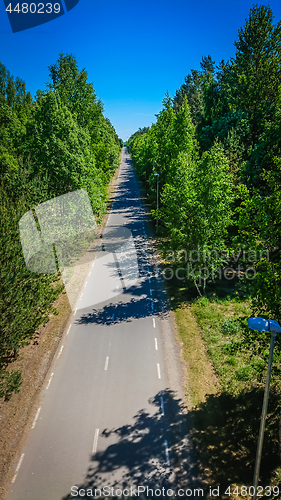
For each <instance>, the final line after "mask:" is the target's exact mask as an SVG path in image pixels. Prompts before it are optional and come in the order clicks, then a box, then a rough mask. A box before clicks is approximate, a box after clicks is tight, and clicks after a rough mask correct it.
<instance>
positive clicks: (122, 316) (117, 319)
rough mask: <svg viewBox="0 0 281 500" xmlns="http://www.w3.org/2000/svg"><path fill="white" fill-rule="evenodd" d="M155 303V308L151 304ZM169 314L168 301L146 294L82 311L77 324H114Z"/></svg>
mask: <svg viewBox="0 0 281 500" xmlns="http://www.w3.org/2000/svg"><path fill="white" fill-rule="evenodd" d="M152 303H153V306H154V307H153V309H152V307H151V304H152ZM167 314H168V307H167V304H166V302H163V301H162V300H158V299H157V298H155V299H150V297H147V296H144V297H140V298H139V299H137V298H134V297H133V298H131V300H130V301H128V302H125V301H124V300H120V301H119V302H117V303H113V302H111V303H110V304H106V305H104V307H102V308H101V309H100V308H95V309H92V310H91V311H90V312H84V313H82V310H81V316H80V317H79V318H77V320H76V324H78V325H87V324H91V323H92V324H99V325H101V324H103V325H112V324H118V323H123V322H131V321H133V320H134V319H140V318H146V317H150V316H156V315H157V316H161V317H162V318H163V317H164V316H165V315H167Z"/></svg>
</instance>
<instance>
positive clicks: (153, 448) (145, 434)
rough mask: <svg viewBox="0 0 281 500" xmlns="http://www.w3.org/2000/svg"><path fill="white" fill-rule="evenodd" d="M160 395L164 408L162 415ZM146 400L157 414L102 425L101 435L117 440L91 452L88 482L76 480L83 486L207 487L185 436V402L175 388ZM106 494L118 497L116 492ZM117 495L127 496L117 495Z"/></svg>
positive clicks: (67, 498) (143, 413)
mask: <svg viewBox="0 0 281 500" xmlns="http://www.w3.org/2000/svg"><path fill="white" fill-rule="evenodd" d="M161 398H162V403H163V406H164V408H165V414H164V415H163V412H162V406H161ZM148 403H149V405H152V406H153V407H154V409H153V412H154V413H152V414H151V413H149V412H148V410H144V409H143V410H140V411H139V412H138V413H137V415H135V417H134V423H133V424H131V425H123V426H122V427H120V428H113V429H100V436H101V437H102V438H106V439H109V440H110V438H112V437H114V436H115V439H116V437H117V439H118V441H117V442H116V443H115V444H111V445H110V444H109V446H108V447H107V448H106V449H105V451H97V452H96V453H95V454H93V455H92V456H91V458H90V460H91V464H90V466H89V469H88V471H87V475H86V477H85V481H84V483H83V484H81V485H76V486H77V487H78V488H79V489H84V490H93V492H94V490H95V489H97V490H98V489H102V488H103V487H105V486H110V487H111V488H114V489H115V490H117V489H118V488H121V489H122V490H124V489H125V488H130V487H131V486H132V487H134V488H138V486H143V487H145V488H146V487H148V488H150V489H153V490H155V489H157V488H161V489H162V488H163V487H164V488H166V490H167V489H172V490H176V488H179V487H185V488H187V487H188V488H198V487H201V488H204V490H206V486H205V487H204V486H203V485H202V483H201V482H200V479H199V469H198V465H197V463H196V460H195V459H194V456H193V453H192V448H191V444H190V441H189V440H188V438H187V436H188V434H189V428H190V417H189V415H187V414H186V412H185V407H184V405H183V402H182V401H181V400H180V399H178V398H177V397H176V395H175V394H174V393H173V392H172V391H170V390H166V391H161V392H160V393H158V394H157V395H156V396H155V397H154V398H152V399H151V400H150V401H148ZM155 410H156V412H155ZM165 440H166V441H167V443H168V448H169V458H170V462H171V464H170V466H169V464H167V462H166V458H167V457H166V453H165ZM175 449H176V450H177V453H175V451H174V450H175ZM179 465H180V467H179ZM93 496H94V493H93ZM72 498H73V494H71V492H69V494H67V495H66V496H64V497H63V499H62V500H70V499H72ZM78 498H79V497H78ZM108 498H117V495H116V496H114V495H113V496H108ZM118 498H126V496H125V495H124V497H122V496H119V495H118ZM138 498H146V499H147V498H150V495H149V496H147V494H146V493H144V495H140V496H139V497H138ZM161 498H162V497H161ZM170 498H171V497H170ZM189 498H193V496H189Z"/></svg>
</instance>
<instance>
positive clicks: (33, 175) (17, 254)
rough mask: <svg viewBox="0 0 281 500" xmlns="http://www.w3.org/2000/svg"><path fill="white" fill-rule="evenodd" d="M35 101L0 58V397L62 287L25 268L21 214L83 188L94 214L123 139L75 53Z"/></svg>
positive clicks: (55, 69)
mask: <svg viewBox="0 0 281 500" xmlns="http://www.w3.org/2000/svg"><path fill="white" fill-rule="evenodd" d="M49 71H50V82H49V85H48V88H47V89H46V90H45V91H42V90H40V91H38V92H37V96H36V99H35V100H32V98H31V95H30V93H28V92H26V89H25V84H24V82H23V81H22V80H20V79H19V78H16V79H14V78H13V76H11V74H10V72H9V71H8V70H7V69H6V68H5V66H4V65H3V64H1V63H0V172H1V181H0V207H1V208H0V210H1V229H0V261H1V271H0V272H1V281H0V318H1V319H0V397H4V398H5V399H9V397H10V396H11V394H12V393H13V392H16V391H17V390H18V388H19V385H20V381H21V377H20V371H18V370H13V371H11V370H9V369H7V368H8V365H9V362H10V361H12V360H13V359H15V358H16V356H17V353H18V351H19V349H20V347H21V346H22V345H24V344H25V343H26V342H28V341H29V339H30V338H31V337H32V336H33V335H34V332H35V331H36V329H37V328H38V327H39V326H40V325H42V324H45V323H46V322H47V321H48V318H49V313H50V312H51V311H53V303H54V301H55V299H56V297H57V296H58V294H59V293H60V292H61V291H62V285H61V282H60V276H59V274H58V273H57V274H55V275H50V274H36V273H34V272H31V271H29V270H28V269H27V268H26V265H25V261H24V257H23V253H22V249H21V243H20V235H19V220H20V218H21V217H22V216H23V215H24V214H25V213H26V212H27V211H28V210H30V209H32V208H34V207H35V206H37V205H38V204H40V203H42V202H44V201H47V200H49V199H50V198H53V197H56V196H59V195H61V194H65V193H68V192H69V191H74V190H77V189H80V188H86V189H87V191H88V194H89V197H90V201H91V203H92V208H93V211H94V213H95V215H96V217H97V218H99V217H100V216H101V214H102V213H103V212H105V209H106V206H105V202H106V186H107V184H108V182H109V180H110V179H111V177H112V174H113V172H114V171H115V169H116V167H117V166H118V162H119V153H120V145H121V142H120V140H119V139H118V137H117V135H116V132H115V130H114V128H113V127H112V125H111V123H110V121H109V120H108V119H107V118H105V117H104V115H103V106H102V103H101V101H100V100H98V99H97V97H96V94H95V91H94V88H93V85H92V84H91V83H89V82H88V81H87V73H86V71H85V69H83V70H82V71H79V69H78V66H77V61H76V59H75V58H74V57H73V56H72V55H69V54H66V55H63V54H61V55H60V56H59V59H58V61H57V62H56V63H55V64H54V65H51V66H50V68H49Z"/></svg>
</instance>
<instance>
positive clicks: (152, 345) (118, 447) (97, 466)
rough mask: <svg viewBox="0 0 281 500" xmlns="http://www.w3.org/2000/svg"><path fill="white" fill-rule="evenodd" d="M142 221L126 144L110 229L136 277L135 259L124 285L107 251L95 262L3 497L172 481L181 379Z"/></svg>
mask: <svg viewBox="0 0 281 500" xmlns="http://www.w3.org/2000/svg"><path fill="white" fill-rule="evenodd" d="M147 217H148V216H147V214H146V212H145V211H144V209H143V207H142V205H141V201H140V197H139V190H138V186H137V183H136V179H135V176H134V172H133V169H132V166H131V164H130V159H129V155H128V153H127V151H126V150H125V148H124V149H123V151H122V162H121V168H120V172H119V177H118V186H117V189H116V193H115V198H114V202H113V205H112V209H111V213H110V216H109V219H108V223H107V230H108V229H110V228H111V227H112V228H116V227H119V228H123V227H126V228H127V229H129V230H130V231H131V233H132V236H133V242H134V246H135V249H136V256H137V263H138V269H137V271H138V277H137V275H136V267H135V262H134V260H132V263H133V265H132V268H133V269H132V276H131V283H134V284H133V286H131V287H130V288H128V287H126V286H124V280H123V281H122V280H120V269H119V270H118V267H117V266H116V265H115V261H114V258H113V254H112V253H110V252H108V253H107V254H106V255H105V256H104V257H102V258H96V259H95V262H94V264H93V266H92V267H91V273H90V275H89V276H88V278H87V283H86V285H85V287H84V290H83V296H82V297H81V299H80V302H79V303H78V306H77V311H76V313H75V314H74V315H73V317H72V323H71V326H70V328H69V329H68V331H67V332H66V333H65V335H64V337H63V339H62V342H61V344H60V346H59V349H58V352H57V355H56V358H55V359H54V362H53V364H52V366H51V369H50V372H49V374H48V377H47V379H46V383H45V387H44V389H43V391H42V394H41V396H40V401H39V402H38V405H37V407H36V409H35V412H34V415H33V418H32V421H31V424H32V425H31V428H30V433H29V437H28V440H27V443H26V445H25V447H24V448H23V450H22V453H21V456H20V457H19V462H18V465H17V468H16V470H15V475H14V479H13V483H12V485H11V488H10V491H9V493H8V495H7V500H66V499H70V498H75V497H76V498H82V497H83V489H85V491H87V489H88V491H89V489H90V488H92V489H93V490H94V489H95V488H96V489H97V488H100V489H102V488H105V487H114V488H115V489H116V488H121V489H124V488H125V487H137V486H144V487H146V486H149V487H150V488H154V489H155V488H157V487H160V486H161V487H163V486H165V487H172V486H175V484H176V475H175V470H176V464H175V457H174V453H173V444H174V441H175V432H174V433H173V426H174V424H175V419H176V416H177V415H179V414H181V413H182V411H183V408H182V401H180V398H178V397H177V395H176V393H175V392H173V388H171V378H173V376H174V379H175V380H176V379H177V380H176V382H175V383H176V384H178V385H180V384H181V380H180V374H179V372H177V373H176V374H174V375H173V374H172V375H171V373H172V372H173V369H175V367H174V368H172V369H171V366H170V368H169V366H168V365H169V364H170V365H171V364H175V362H174V361H175V360H172V361H171V356H174V357H176V356H177V352H176V348H175V346H173V349H174V351H173V352H174V354H173V353H172V352H171V351H172V349H171V346H170V347H169V345H168V344H169V342H172V340H171V339H170V340H169V339H168V337H167V333H165V321H166V319H165V315H166V304H165V295H164V293H163V288H162V283H161V277H160V276H159V272H158V271H159V270H158V268H157V265H156V264H155V263H154V258H153V255H152V253H151V251H150V244H149V234H147V232H148V233H149V231H148V223H147ZM132 258H133V257H132ZM115 260H116V259H115ZM127 278H128V280H130V277H128V276H127ZM125 284H126V283H125ZM129 284H130V283H129V281H127V285H129ZM122 286H123V287H124V288H123V291H122ZM121 292H122V293H121ZM163 325H164V326H163ZM165 338H166V340H165ZM167 339H168V340H167ZM165 342H166V344H167V342H168V344H167V345H165ZM169 351H170V352H169ZM176 361H177V360H176ZM169 370H170V375H169V373H168V372H169ZM173 419H174V421H173ZM74 486H75V487H76V488H73V487H74ZM71 488H72V489H71ZM78 488H79V489H81V496H78V495H76V493H77V491H78ZM107 491H108V490H105V492H107ZM105 496H106V495H105ZM113 496H114V495H113ZM107 497H109V496H108V495H107ZM119 498H120V496H119ZM143 498H147V496H146V494H144V495H143Z"/></svg>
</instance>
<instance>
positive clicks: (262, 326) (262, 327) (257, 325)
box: [248, 318, 281, 500]
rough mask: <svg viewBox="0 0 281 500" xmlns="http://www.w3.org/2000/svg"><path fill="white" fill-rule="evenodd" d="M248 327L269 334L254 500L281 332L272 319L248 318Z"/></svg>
mask: <svg viewBox="0 0 281 500" xmlns="http://www.w3.org/2000/svg"><path fill="white" fill-rule="evenodd" d="M248 325H249V327H250V328H252V329H253V330H258V331H263V332H264V331H266V332H268V331H269V332H271V340H270V349H269V357H268V366H267V375H266V382H265V389H264V396H263V406H262V415H261V423H260V430H259V438H258V445H257V453H256V462H255V471H254V479H253V486H254V496H253V500H256V498H257V487H258V482H259V475H260V465H261V455H262V445H263V438H264V430H265V421H266V415H267V406H268V397H269V386H270V378H271V370H272V360H273V350H274V343H275V337H276V333H280V332H281V327H280V325H279V324H278V323H277V321H275V320H272V319H269V320H266V319H264V318H250V319H249V320H248Z"/></svg>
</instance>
